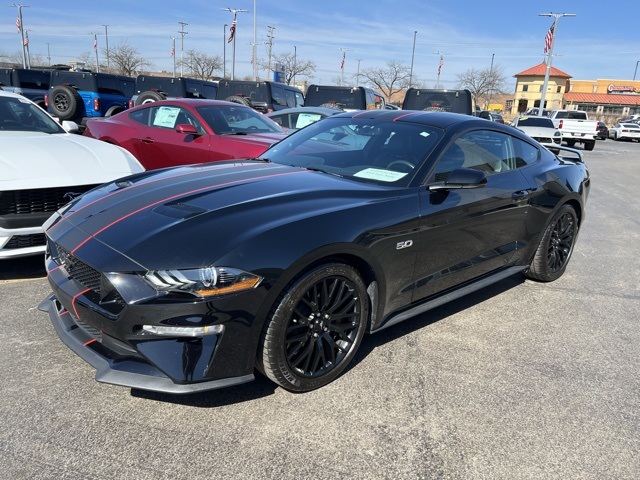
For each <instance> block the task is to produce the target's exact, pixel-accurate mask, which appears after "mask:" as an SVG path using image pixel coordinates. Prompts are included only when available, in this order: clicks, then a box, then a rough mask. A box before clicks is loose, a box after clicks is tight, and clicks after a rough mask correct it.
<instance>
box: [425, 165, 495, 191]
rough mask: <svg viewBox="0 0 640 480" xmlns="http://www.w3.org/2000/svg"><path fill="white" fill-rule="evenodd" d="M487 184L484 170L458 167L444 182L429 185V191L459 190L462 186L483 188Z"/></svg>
mask: <svg viewBox="0 0 640 480" xmlns="http://www.w3.org/2000/svg"><path fill="white" fill-rule="evenodd" d="M486 184H487V176H486V175H485V173H484V172H483V171H482V170H474V169H472V168H456V169H455V170H453V171H452V172H451V173H450V174H449V176H448V177H447V179H446V180H445V181H444V182H442V183H437V184H435V185H430V186H429V191H431V192H437V191H439V190H457V189H461V188H482V187H484V186H485V185H486Z"/></svg>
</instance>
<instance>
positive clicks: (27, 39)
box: [24, 30, 31, 68]
mask: <svg viewBox="0 0 640 480" xmlns="http://www.w3.org/2000/svg"><path fill="white" fill-rule="evenodd" d="M24 48H25V50H26V51H27V68H31V52H29V30H25V31H24Z"/></svg>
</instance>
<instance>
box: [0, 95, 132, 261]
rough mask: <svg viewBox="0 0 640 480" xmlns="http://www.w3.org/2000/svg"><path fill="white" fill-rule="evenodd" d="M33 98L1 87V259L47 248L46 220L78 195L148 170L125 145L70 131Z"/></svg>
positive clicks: (72, 125) (71, 127)
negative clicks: (120, 145)
mask: <svg viewBox="0 0 640 480" xmlns="http://www.w3.org/2000/svg"><path fill="white" fill-rule="evenodd" d="M77 129H78V125H76V124H75V123H73V122H63V124H62V127H61V126H60V125H59V124H58V123H57V122H56V121H55V120H54V119H53V118H52V117H51V116H50V115H49V114H48V113H47V112H45V111H44V110H43V109H42V108H40V107H39V106H37V105H36V104H35V103H33V102H32V101H31V100H28V99H26V98H25V97H23V96H21V95H17V94H15V93H11V92H5V91H0V260H2V259H6V258H14V257H20V256H25V255H35V254H41V253H43V252H44V251H45V239H44V232H43V230H42V224H43V223H44V222H45V221H46V220H47V219H48V218H49V217H50V216H51V214H52V213H53V212H55V211H56V210H58V209H59V208H61V207H62V206H63V205H64V204H65V203H67V202H68V201H69V200H71V199H72V198H73V197H75V196H77V195H79V194H81V193H84V192H86V191H87V190H90V189H91V188H93V187H95V186H97V185H100V184H102V183H105V182H108V181H111V180H114V179H116V178H120V177H124V176H125V175H130V174H132V173H138V172H142V171H144V168H143V167H142V165H141V164H140V162H138V160H136V158H135V157H134V156H133V155H131V154H130V153H129V152H127V151H126V150H124V149H123V148H120V147H116V146H115V145H110V144H108V143H105V142H102V141H100V140H94V139H92V138H88V137H83V136H81V135H76V134H73V133H69V132H71V131H74V130H76V131H77Z"/></svg>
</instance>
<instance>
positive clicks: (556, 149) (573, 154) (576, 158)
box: [540, 143, 584, 163]
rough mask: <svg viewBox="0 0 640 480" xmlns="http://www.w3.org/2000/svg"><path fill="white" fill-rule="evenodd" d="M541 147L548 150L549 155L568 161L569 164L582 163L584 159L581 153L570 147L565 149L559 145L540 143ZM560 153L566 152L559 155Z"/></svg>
mask: <svg viewBox="0 0 640 480" xmlns="http://www.w3.org/2000/svg"><path fill="white" fill-rule="evenodd" d="M540 145H542V146H543V147H545V148H546V149H547V150H549V151H550V152H551V153H553V154H555V156H556V157H558V158H559V159H560V160H568V161H570V162H580V163H584V159H583V158H582V151H581V150H577V149H575V148H571V147H565V146H561V145H557V144H554V143H541V144H540ZM561 152H567V153H566V154H561Z"/></svg>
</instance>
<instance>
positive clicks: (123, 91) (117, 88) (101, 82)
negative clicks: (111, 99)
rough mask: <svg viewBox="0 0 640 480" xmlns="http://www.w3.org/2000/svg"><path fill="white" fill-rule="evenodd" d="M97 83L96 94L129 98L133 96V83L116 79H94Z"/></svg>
mask: <svg viewBox="0 0 640 480" xmlns="http://www.w3.org/2000/svg"><path fill="white" fill-rule="evenodd" d="M96 80H97V82H98V93H104V94H108V95H119V96H121V97H127V98H131V97H132V96H133V90H134V82H133V80H130V81H126V80H123V79H120V78H118V77H105V76H102V75H100V76H98V77H96Z"/></svg>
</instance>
